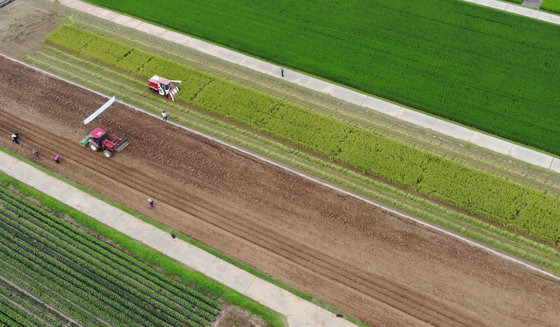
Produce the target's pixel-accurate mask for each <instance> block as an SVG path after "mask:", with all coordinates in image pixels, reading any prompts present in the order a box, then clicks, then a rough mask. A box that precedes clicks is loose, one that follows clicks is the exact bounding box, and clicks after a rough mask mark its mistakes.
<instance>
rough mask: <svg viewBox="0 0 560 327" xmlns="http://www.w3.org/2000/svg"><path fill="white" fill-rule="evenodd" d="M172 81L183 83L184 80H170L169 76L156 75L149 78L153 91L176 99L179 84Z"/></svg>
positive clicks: (173, 99)
mask: <svg viewBox="0 0 560 327" xmlns="http://www.w3.org/2000/svg"><path fill="white" fill-rule="evenodd" d="M171 82H174V83H179V84H182V83H183V82H182V81H174V80H168V79H167V78H163V77H160V76H158V75H154V76H153V77H152V78H150V79H149V80H148V85H149V86H150V89H152V91H154V92H157V93H159V95H161V96H166V97H168V98H169V99H171V100H172V101H175V98H174V97H173V96H174V95H175V94H177V92H179V87H177V85H175V84H172V83H171Z"/></svg>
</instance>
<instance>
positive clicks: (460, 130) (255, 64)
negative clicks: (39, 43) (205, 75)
mask: <svg viewBox="0 0 560 327" xmlns="http://www.w3.org/2000/svg"><path fill="white" fill-rule="evenodd" d="M464 1H466V2H470V3H474V4H478V5H482V6H486V7H491V8H494V9H498V10H502V11H509V12H512V13H515V14H518V15H522V16H526V17H530V18H534V19H539V18H538V17H548V18H543V19H540V20H542V21H549V22H551V23H554V24H558V25H560V16H558V15H553V14H549V13H545V12H542V11H538V10H534V9H529V8H526V7H523V6H517V5H512V4H508V3H504V2H502V1H496V0H464ZM58 2H59V3H60V4H61V5H63V6H66V7H68V8H72V9H75V10H78V11H80V12H83V13H86V14H89V15H93V16H95V17H97V18H101V19H104V20H108V21H110V22H113V23H116V24H118V25H121V26H124V27H128V28H132V29H135V30H138V31H141V32H144V33H147V34H149V35H152V36H155V37H158V38H161V39H164V40H167V41H170V42H173V43H175V44H179V45H182V46H185V47H188V48H191V49H194V50H197V51H200V52H202V53H205V54H207V55H210V56H213V57H215V58H219V59H222V60H224V61H227V62H230V63H232V64H236V65H240V66H242V67H245V68H249V69H252V70H254V71H257V72H260V73H263V74H266V75H269V76H272V77H275V78H278V79H283V80H285V81H287V82H289V83H292V84H296V85H298V86H301V87H305V88H307V89H310V90H313V91H316V92H319V93H322V94H326V95H329V96H332V97H334V98H336V99H338V100H342V101H346V102H348V103H351V104H354V105H358V106H361V107H363V108H366V109H369V110H374V111H376V112H379V113H382V114H385V115H388V116H391V117H393V118H396V119H400V120H402V121H405V122H407V123H410V124H413V125H416V126H419V127H422V128H425V129H428V130H431V131H433V132H436V133H439V134H442V135H445V136H448V137H451V138H453V139H456V140H459V141H462V142H466V143H470V144H473V145H476V146H478V147H481V148H484V149H487V150H490V151H493V152H496V153H499V154H502V155H505V156H508V157H511V158H514V159H517V160H520V161H523V162H525V163H528V164H531V165H534V166H537V167H540V168H544V169H547V170H550V171H553V172H556V173H560V158H558V157H555V156H553V155H550V154H548V153H545V152H542V151H540V150H535V149H531V148H528V147H525V146H522V145H519V144H516V143H514V142H511V141H507V140H505V139H501V138H499V137H495V136H492V135H490V134H486V133H484V132H482V131H477V130H475V129H472V128H470V127H467V126H462V125H459V124H458V123H456V122H451V121H447V120H444V119H441V118H436V117H435V116H431V115H429V114H426V113H422V112H420V111H416V110H413V109H409V108H406V107H403V106H401V105H398V104H395V103H391V102H388V101H386V100H383V99H380V98H376V97H374V96H371V95H368V94H365V93H361V92H357V91H355V90H352V89H350V88H347V87H345V86H342V85H337V84H334V83H331V82H328V81H325V80H322V79H319V78H316V77H314V76H311V75H306V74H303V73H301V72H297V71H293V70H289V69H285V68H283V67H281V66H278V65H276V64H273V63H269V62H266V61H263V60H261V59H257V58H253V57H250V56H248V55H246V54H242V53H239V52H236V51H233V50H231V49H227V48H224V47H221V46H219V45H216V44H213V43H210V42H206V41H203V40H199V39H197V38H194V37H191V36H188V35H185V34H180V33H178V32H174V31H171V30H167V29H165V28H163V27H160V26H157V25H153V24H151V23H148V22H144V21H142V20H140V19H137V18H133V17H131V16H126V15H123V14H120V13H118V12H115V11H111V10H108V9H105V8H102V7H98V6H95V5H92V4H89V3H85V2H83V1H80V0H59V1H58ZM527 10H528V11H527ZM534 12H535V13H534ZM527 13H529V14H530V15H529V14H527ZM537 16H538V17H537ZM549 16H550V17H549ZM547 19H548V20H547ZM550 20H552V21H550ZM281 69H283V72H284V76H282V75H281Z"/></svg>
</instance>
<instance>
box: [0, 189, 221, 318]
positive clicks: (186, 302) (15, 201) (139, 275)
mask: <svg viewBox="0 0 560 327" xmlns="http://www.w3.org/2000/svg"><path fill="white" fill-rule="evenodd" d="M0 308H1V309H0V321H1V322H2V323H3V325H5V326H6V325H8V326H12V325H14V326H15V325H18V326H19V325H23V326H68V325H72V326H81V325H84V324H85V325H92V326H93V325H95V326H108V325H114V326H146V325H149V326H209V325H210V323H211V322H212V321H214V320H215V318H216V316H217V315H218V314H219V313H220V311H221V306H220V305H219V304H218V302H216V301H215V300H213V299H211V298H209V297H207V296H205V295H203V294H201V293H199V292H198V291H195V290H193V289H191V288H188V287H186V286H185V285H184V284H182V283H180V282H178V281H176V280H174V279H171V278H169V277H167V276H165V275H163V274H161V273H159V272H157V271H155V270H154V269H153V268H151V267H149V266H147V265H145V264H143V263H142V262H140V261H139V260H138V259H136V258H134V257H132V256H130V255H128V254H126V253H124V252H122V251H121V250H119V249H117V248H115V247H113V246H111V245H109V244H107V243H105V242H103V241H100V240H99V239H97V238H96V237H94V236H91V235H89V234H88V233H86V232H84V231H82V230H80V229H78V228H76V227H74V226H73V225H72V224H70V223H68V222H65V221H63V220H62V219H60V218H58V217H56V216H54V215H53V214H51V213H49V212H48V211H45V210H44V209H41V208H40V207H38V206H36V205H33V204H31V203H29V202H28V201H26V200H24V199H22V198H21V197H19V196H18V195H16V194H15V193H13V192H12V191H10V190H8V189H7V188H6V187H4V186H3V185H2V184H0Z"/></svg>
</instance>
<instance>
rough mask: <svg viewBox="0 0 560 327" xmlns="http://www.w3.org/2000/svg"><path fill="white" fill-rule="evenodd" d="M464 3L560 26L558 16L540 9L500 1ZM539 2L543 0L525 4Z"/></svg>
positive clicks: (485, 0) (469, 0) (526, 0)
mask: <svg viewBox="0 0 560 327" xmlns="http://www.w3.org/2000/svg"><path fill="white" fill-rule="evenodd" d="M463 1H466V2H472V3H476V4H479V5H481V6H486V7H491V8H494V9H498V10H503V11H507V12H510V13H513V14H517V15H521V16H526V17H530V18H534V19H538V20H542V21H545V22H549V23H552V24H556V25H560V16H558V15H555V14H551V13H548V12H544V11H540V10H538V9H532V8H527V7H524V6H522V5H517V4H514V3H511V2H505V1H498V0H463ZM537 1H539V2H542V0H525V1H524V3H523V4H525V2H529V3H534V2H537ZM539 7H540V3H539Z"/></svg>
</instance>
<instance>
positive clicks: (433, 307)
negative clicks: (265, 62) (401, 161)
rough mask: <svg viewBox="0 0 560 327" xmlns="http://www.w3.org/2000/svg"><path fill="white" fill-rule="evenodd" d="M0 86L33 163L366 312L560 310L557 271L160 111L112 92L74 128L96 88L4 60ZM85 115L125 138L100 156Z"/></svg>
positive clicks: (6, 124)
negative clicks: (541, 269) (332, 185)
mask: <svg viewBox="0 0 560 327" xmlns="http://www.w3.org/2000/svg"><path fill="white" fill-rule="evenodd" d="M0 94H2V95H1V96H0V111H1V118H0V133H1V134H0V135H5V137H2V138H0V145H1V146H3V147H6V148H9V149H10V150H13V151H15V152H17V153H19V154H21V155H23V156H25V157H27V158H30V159H31V158H32V155H31V152H32V151H31V150H32V149H33V148H36V149H38V150H39V151H40V152H41V155H42V157H41V158H40V159H39V160H38V163H39V164H40V165H42V166H45V167H46V168H48V169H51V170H53V171H54V172H56V173H58V174H60V175H62V176H64V177H66V178H68V179H71V180H75V181H77V182H78V183H80V184H82V185H84V186H86V187H88V188H90V189H92V190H94V191H95V192H98V193H100V194H102V195H103V196H105V197H107V198H110V199H113V200H114V201H116V202H118V203H121V204H123V205H125V206H127V207H129V208H131V209H133V210H136V211H138V212H141V213H143V214H145V215H147V216H149V217H151V218H152V219H154V220H156V221H158V222H160V223H162V224H164V225H166V226H168V227H170V228H172V229H174V230H177V231H179V232H181V233H183V234H185V235H187V236H189V237H192V238H194V239H196V240H198V241H200V242H202V243H204V244H206V245H208V246H210V247H212V248H214V249H216V250H218V251H220V252H222V253H224V254H226V255H228V256H230V257H232V258H235V259H236V260H238V261H241V262H243V263H246V264H248V265H249V266H252V267H254V268H256V269H258V270H259V271H262V272H263V273H265V274H267V275H270V276H272V277H273V278H275V279H277V280H279V281H281V282H283V283H285V284H287V285H290V286H292V287H294V288H296V289H299V290H301V291H303V292H305V293H308V294H311V295H313V296H314V297H315V298H316V299H319V300H321V301H324V302H325V303H328V304H330V305H333V306H335V307H337V308H339V309H341V310H343V311H344V312H346V313H348V314H350V315H352V316H355V317H357V318H359V319H361V320H362V321H364V322H366V323H368V324H371V325H373V326H403V325H410V326H428V325H436V326H556V325H557V322H558V321H559V319H560V310H558V303H560V292H559V291H560V283H558V282H557V281H555V280H552V279H550V278H547V277H543V276H541V275H539V274H537V273H534V272H532V271H529V270H527V269H525V268H523V267H521V266H519V265H516V264H513V263H511V262H509V261H506V260H503V259H500V258H498V257H496V256H494V255H491V254H489V253H486V252H484V251H482V250H480V249H477V248H473V247H471V246H468V245H466V244H464V243H462V242H460V241H457V240H454V239H451V238H449V237H447V236H445V235H442V234H440V233H436V232H434V231H431V230H428V229H426V228H423V227H421V226H419V225H417V224H415V223H412V222H410V221H408V220H404V219H402V218H399V217H397V216H395V215H393V214H391V213H388V212H385V211H383V210H380V209H378V208H376V207H373V206H371V205H368V204H367V203H364V202H362V201H359V200H357V199H354V198H352V197H350V196H346V195H343V194H340V193H337V192H335V191H333V190H331V189H329V188H327V187H324V186H321V185H318V184H315V183H312V182H310V181H308V180H306V179H303V178H301V177H298V176H296V175H294V174H291V173H289V172H286V171H284V170H282V169H279V168H277V167H274V166H271V165H269V164H266V163H264V162H261V161H259V160H257V159H255V158H253V157H249V156H247V155H245V154H242V153H239V152H237V151H235V150H232V149H230V148H228V147H225V146H222V145H220V144H217V143H215V142H213V141H211V140H208V139H205V138H203V137H200V136H196V135H193V134H192V133H189V132H187V131H185V130H183V129H181V128H178V127H176V126H173V125H172V124H169V123H165V122H163V121H161V120H160V119H159V118H156V117H152V116H149V115H146V114H144V113H141V112H137V111H134V110H132V109H130V108H128V107H126V106H124V105H121V104H115V105H113V106H112V107H111V108H110V109H109V110H108V111H107V112H106V113H104V114H103V115H101V116H100V117H99V118H98V119H96V120H95V121H94V122H93V123H91V124H90V125H88V126H87V127H84V126H82V124H81V121H82V120H83V119H84V118H85V117H87V116H88V115H89V114H90V113H92V112H93V111H94V110H95V109H96V108H98V107H99V106H100V105H101V104H102V103H104V102H105V101H106V99H104V98H102V97H100V96H97V95H95V94H92V93H89V92H87V91H85V90H83V89H80V88H77V87H75V86H72V85H69V84H67V83H64V82H62V81H59V80H56V79H53V78H50V77H47V76H45V75H43V74H40V73H37V72H35V71H33V70H30V69H27V68H25V67H23V66H20V65H17V64H14V63H13V62H11V61H9V60H6V59H0ZM95 127H102V128H104V129H106V130H108V131H110V132H113V133H115V134H117V135H119V136H121V137H128V138H129V139H130V140H131V144H130V146H129V147H127V148H126V149H125V150H124V151H123V152H121V153H118V154H117V155H115V157H113V158H111V159H107V158H105V157H104V156H103V155H102V154H101V153H95V152H92V151H91V150H89V149H87V148H84V147H82V146H81V145H80V144H79V143H78V142H79V141H80V140H81V139H82V138H83V137H84V136H85V135H87V134H88V133H89V132H90V130H91V129H93V128H95ZM14 131H18V132H19V133H20V135H21V145H16V144H13V143H12V142H11V141H10V138H9V136H10V134H11V133H12V132H14ZM55 154H59V155H60V156H61V157H62V163H61V164H60V165H57V164H56V163H54V161H53V160H52V157H54V155H55ZM148 197H152V198H154V199H155V200H156V205H157V207H156V209H155V210H150V209H149V208H148V205H147V202H146V199H147V198H148ZM333 319H334V316H333Z"/></svg>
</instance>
